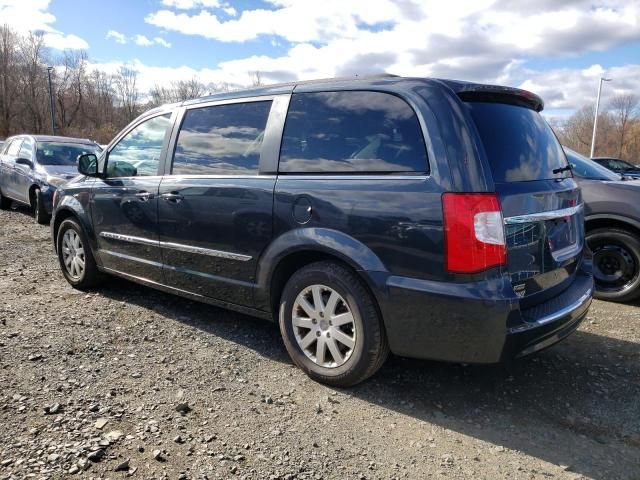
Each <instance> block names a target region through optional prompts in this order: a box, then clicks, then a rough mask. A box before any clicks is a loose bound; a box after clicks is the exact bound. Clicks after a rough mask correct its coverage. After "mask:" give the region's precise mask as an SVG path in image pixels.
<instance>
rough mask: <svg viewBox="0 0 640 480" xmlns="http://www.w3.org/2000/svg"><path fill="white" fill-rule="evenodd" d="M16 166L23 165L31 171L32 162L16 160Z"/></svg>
mask: <svg viewBox="0 0 640 480" xmlns="http://www.w3.org/2000/svg"><path fill="white" fill-rule="evenodd" d="M16 165H25V166H27V167H29V168H31V169H33V162H32V161H31V160H29V159H28V158H16Z"/></svg>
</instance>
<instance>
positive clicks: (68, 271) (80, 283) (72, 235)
mask: <svg viewBox="0 0 640 480" xmlns="http://www.w3.org/2000/svg"><path fill="white" fill-rule="evenodd" d="M56 247H57V251H58V261H59V263H60V268H61V269H62V274H63V275H64V278H66V279H67V282H69V284H70V285H71V286H72V287H73V288H77V289H78V290H88V289H91V288H94V287H96V286H97V285H99V284H100V281H101V280H102V275H101V274H100V272H99V271H98V266H97V265H96V261H95V259H94V257H93V252H92V251H91V247H90V246H89V241H88V239H87V236H86V234H85V233H84V230H83V229H82V227H81V226H80V225H79V224H78V222H77V221H76V220H75V219H72V218H68V219H66V220H64V221H63V222H62V223H61V224H60V228H59V229H58V236H57V237H56Z"/></svg>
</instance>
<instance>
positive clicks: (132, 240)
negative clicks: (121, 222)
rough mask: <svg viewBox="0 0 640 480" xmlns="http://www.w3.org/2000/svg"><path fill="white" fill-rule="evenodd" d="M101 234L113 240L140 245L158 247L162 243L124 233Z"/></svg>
mask: <svg viewBox="0 0 640 480" xmlns="http://www.w3.org/2000/svg"><path fill="white" fill-rule="evenodd" d="M100 236H101V237H103V238H110V239H111V240H119V241H121V242H129V243H138V244H140V245H154V246H156V247H157V246H158V245H159V244H160V242H159V241H157V240H151V239H150V238H144V237H134V236H132V235H122V234H120V233H112V232H100Z"/></svg>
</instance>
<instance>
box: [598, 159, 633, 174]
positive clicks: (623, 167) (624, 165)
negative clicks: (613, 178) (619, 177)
mask: <svg viewBox="0 0 640 480" xmlns="http://www.w3.org/2000/svg"><path fill="white" fill-rule="evenodd" d="M606 162H607V164H608V167H609V168H610V169H611V170H615V171H616V172H617V171H621V172H624V171H627V170H633V171H636V170H640V168H638V167H636V166H635V165H631V164H630V163H628V162H625V161H624V160H619V159H617V158H610V159H607V160H606Z"/></svg>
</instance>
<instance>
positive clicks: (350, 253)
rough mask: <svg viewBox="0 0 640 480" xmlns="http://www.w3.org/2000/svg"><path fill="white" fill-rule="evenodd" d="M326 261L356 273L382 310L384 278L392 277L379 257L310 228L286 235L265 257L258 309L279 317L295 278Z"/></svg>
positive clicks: (260, 264)
mask: <svg viewBox="0 0 640 480" xmlns="http://www.w3.org/2000/svg"><path fill="white" fill-rule="evenodd" d="M323 260H325V261H334V262H337V263H340V264H342V265H344V266H346V267H347V268H349V269H350V270H351V271H353V272H354V274H355V275H356V276H357V277H358V278H360V279H361V280H362V281H363V283H364V285H365V287H366V288H367V289H368V291H369V293H371V295H372V298H373V299H374V302H375V303H376V305H377V306H378V303H379V301H378V294H379V291H380V289H381V288H384V281H383V280H381V278H386V276H388V274H389V273H388V271H387V269H386V267H385V266H384V264H383V263H382V261H381V260H380V259H379V258H378V256H377V255H376V254H375V253H374V252H373V251H372V250H371V249H369V248H368V247H367V246H366V245H364V244H363V243H361V242H359V241H358V240H356V239H354V238H353V237H350V236H349V235H346V234H344V233H342V232H339V231H336V230H330V229H318V228H310V229H299V230H292V231H289V232H287V233H285V234H283V235H282V236H280V237H278V238H277V239H276V240H275V241H274V242H273V243H272V244H271V245H270V246H269V248H268V249H267V250H266V251H265V252H264V254H263V255H262V256H261V258H260V260H259V262H258V270H257V275H256V279H257V283H258V288H257V291H256V299H255V300H256V302H255V303H256V306H257V308H262V309H268V311H269V312H271V313H272V314H273V313H276V312H277V306H278V303H279V300H280V295H281V293H282V290H283V289H284V286H285V284H286V282H287V280H288V279H289V278H290V277H291V275H293V273H294V272H295V271H297V270H299V269H300V268H303V267H304V266H306V265H309V264H311V263H315V262H319V261H323ZM378 308H379V307H378ZM274 318H277V315H276V316H274Z"/></svg>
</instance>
